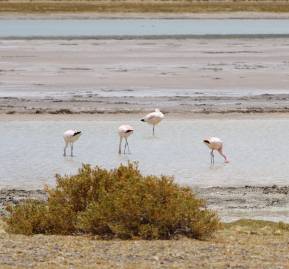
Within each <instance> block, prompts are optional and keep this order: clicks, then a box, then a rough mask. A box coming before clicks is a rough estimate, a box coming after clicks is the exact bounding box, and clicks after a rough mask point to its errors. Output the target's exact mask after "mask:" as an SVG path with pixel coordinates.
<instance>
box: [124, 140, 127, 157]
mask: <svg viewBox="0 0 289 269" xmlns="http://www.w3.org/2000/svg"><path fill="white" fill-rule="evenodd" d="M126 147H127V140H126V138H125V143H124V151H123V154H125V151H126Z"/></svg>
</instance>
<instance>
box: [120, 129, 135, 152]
mask: <svg viewBox="0 0 289 269" xmlns="http://www.w3.org/2000/svg"><path fill="white" fill-rule="evenodd" d="M133 132H134V129H133V128H132V127H131V126H130V125H127V124H123V125H121V126H119V127H118V135H119V138H120V140H119V149H118V153H119V154H121V144H122V140H123V139H124V140H125V145H124V151H123V153H124V154H125V151H126V148H127V149H128V153H130V149H129V145H128V142H127V139H128V137H129V136H130V135H132V134H133Z"/></svg>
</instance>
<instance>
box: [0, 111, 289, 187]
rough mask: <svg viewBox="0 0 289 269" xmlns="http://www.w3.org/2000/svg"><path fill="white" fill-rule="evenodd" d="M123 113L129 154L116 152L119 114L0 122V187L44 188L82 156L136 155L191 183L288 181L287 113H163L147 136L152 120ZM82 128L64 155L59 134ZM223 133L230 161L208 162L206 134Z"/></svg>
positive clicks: (153, 169)
mask: <svg viewBox="0 0 289 269" xmlns="http://www.w3.org/2000/svg"><path fill="white" fill-rule="evenodd" d="M131 117H132V116H130V115H128V116H127V118H128V119H130V121H127V122H125V123H129V124H131V125H132V126H133V127H135V133H134V134H133V135H132V136H131V137H130V138H129V143H130V148H131V151H132V154H131V155H121V156H119V155H118V153H117V150H118V142H119V138H118V135H117V128H118V126H119V125H120V124H122V123H124V121H121V120H105V121H67V122H66V121H43V122H41V121H24V122H21V121H11V122H8V121H1V124H0V133H1V140H0V149H1V150H0V163H1V165H0V187H16V188H28V189H31V188H42V187H43V185H44V184H46V183H48V184H51V185H53V184H54V183H55V180H54V174H55V173H61V174H64V173H69V174H71V173H75V172H76V171H77V169H78V168H79V167H80V166H81V164H82V163H90V164H93V165H96V164H98V165H100V166H103V167H106V168H114V167H116V166H118V165H119V164H120V163H126V162H127V161H128V160H130V161H138V162H139V167H140V169H141V170H142V171H143V172H144V173H145V174H167V175H174V176H175V178H176V180H177V181H178V182H179V183H181V184H187V185H191V186H203V187H207V186H244V185H246V184H249V185H272V184H280V185H282V184H284V185H285V184H287V185H288V184H289V176H288V171H289V170H288V167H289V144H288V143H287V141H288V137H289V119H286V118H281V119H279V118H278V119H274V118H273V119H256V118H255V119H234V120H229V119H192V120H169V119H165V120H164V121H163V122H161V124H160V125H159V126H157V128H156V134H157V136H156V137H155V138H154V137H152V135H151V131H152V130H151V126H148V125H146V124H144V123H142V122H140V121H139V119H134V118H131ZM70 128H77V129H80V130H82V131H83V135H82V137H80V140H79V141H77V142H76V143H75V155H76V157H74V158H70V157H66V158H64V157H63V156H62V152H63V144H64V143H63V138H62V134H63V132H64V131H65V130H67V129H70ZM210 135H214V136H218V137H220V138H222V139H223V141H224V151H225V152H226V153H227V155H228V157H229V159H230V161H231V162H230V163H229V164H224V163H223V159H221V158H220V157H219V156H218V155H216V165H215V166H214V167H210V155H209V150H208V148H207V147H206V146H205V145H204V144H203V143H202V139H203V138H204V137H207V136H210Z"/></svg>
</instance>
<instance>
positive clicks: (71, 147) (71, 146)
mask: <svg viewBox="0 0 289 269" xmlns="http://www.w3.org/2000/svg"><path fill="white" fill-rule="evenodd" d="M70 149H71V157H73V143H71V144H70Z"/></svg>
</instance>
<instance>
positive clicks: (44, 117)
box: [0, 111, 289, 122]
mask: <svg viewBox="0 0 289 269" xmlns="http://www.w3.org/2000/svg"><path fill="white" fill-rule="evenodd" d="M147 112H149V111H143V112H132V113H96V114H85V113H78V114H65V113H59V114H23V113H15V114H0V122H6V121H7V122H8V121H9V122H12V121H121V120H127V119H128V117H129V118H130V119H139V118H141V117H143V116H144V114H145V113H147ZM165 115H166V121H175V120H184V121H190V120H195V119H202V120H206V119H208V120H211V119H226V120H231V119H232V120H255V119H258V120H268V119H270V120H274V119H281V120H282V119H285V120H287V119H288V115H289V114H288V113H282V112H272V113H266V112H264V113H254V112H252V113H238V112H236V113H195V112H191V113H190V112H184V113H174V112H165Z"/></svg>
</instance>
